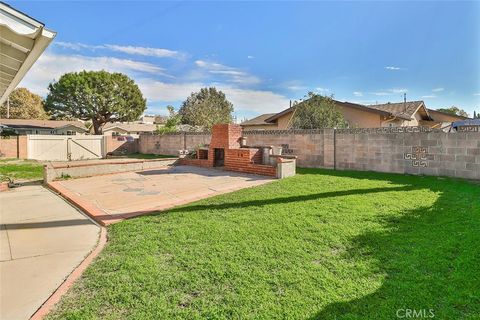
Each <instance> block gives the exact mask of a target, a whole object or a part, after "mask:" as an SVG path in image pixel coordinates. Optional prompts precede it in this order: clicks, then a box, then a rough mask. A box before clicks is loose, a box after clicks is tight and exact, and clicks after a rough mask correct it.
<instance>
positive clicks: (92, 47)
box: [54, 41, 184, 58]
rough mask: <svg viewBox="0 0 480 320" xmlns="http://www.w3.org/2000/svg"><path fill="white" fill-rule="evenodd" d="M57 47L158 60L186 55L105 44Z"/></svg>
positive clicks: (68, 44) (56, 43) (62, 45)
mask: <svg viewBox="0 0 480 320" xmlns="http://www.w3.org/2000/svg"><path fill="white" fill-rule="evenodd" d="M54 44H55V45H57V46H59V47H62V48H66V49H71V50H75V51H80V50H83V49H85V50H91V51H95V50H110V51H116V52H123V53H127V54H130V55H140V56H149V57H157V58H182V57H183V56H184V55H183V54H182V53H180V52H178V51H173V50H168V49H162V48H150V47H134V46H120V45H116V44H103V45H90V44H85V43H79V42H75V43H74V42H62V41H56V42H54Z"/></svg>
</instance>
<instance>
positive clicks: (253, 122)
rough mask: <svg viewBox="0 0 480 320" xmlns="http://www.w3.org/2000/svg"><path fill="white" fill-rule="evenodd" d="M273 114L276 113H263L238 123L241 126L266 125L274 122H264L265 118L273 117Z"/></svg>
mask: <svg viewBox="0 0 480 320" xmlns="http://www.w3.org/2000/svg"><path fill="white" fill-rule="evenodd" d="M274 115H276V113H264V114H262V115H259V116H258V117H255V118H253V119H250V120H247V121H244V122H242V123H241V124H240V125H242V126H260V125H267V126H268V125H273V124H274V123H271V122H265V119H268V118H270V117H273V116H274Z"/></svg>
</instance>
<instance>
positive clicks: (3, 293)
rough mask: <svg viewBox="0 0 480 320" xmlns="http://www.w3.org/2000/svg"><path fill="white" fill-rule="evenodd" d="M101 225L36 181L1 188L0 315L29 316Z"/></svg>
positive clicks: (6, 318) (91, 242) (74, 263)
mask: <svg viewBox="0 0 480 320" xmlns="http://www.w3.org/2000/svg"><path fill="white" fill-rule="evenodd" d="M99 233H100V228H99V227H98V226H97V225H95V224H93V223H92V222H91V221H90V220H89V219H88V218H86V217H85V216H84V215H83V214H82V213H80V212H79V211H77V210H76V209H74V208H73V207H72V206H70V205H69V204H67V203H66V202H65V201H64V200H63V199H61V198H60V197H58V196H57V195H55V194H53V193H52V192H50V191H49V190H47V189H45V188H43V187H42V186H40V185H32V186H24V187H20V188H18V189H13V190H10V191H7V192H0V244H1V246H0V283H1V286H0V319H2V320H10V319H12V320H16V319H28V318H30V316H32V314H33V313H34V312H35V311H36V310H37V309H38V308H39V307H40V306H41V305H42V304H43V303H44V301H45V300H46V299H47V298H48V297H49V296H50V295H51V294H52V293H53V292H54V291H55V290H56V289H57V288H58V286H59V285H60V284H62V282H63V281H64V280H65V278H66V277H67V276H68V275H69V274H70V273H71V272H72V271H73V269H75V267H77V266H78V265H79V264H80V263H81V262H82V261H83V259H84V258H85V257H86V256H87V255H88V253H89V252H90V251H91V250H92V249H93V248H94V247H95V245H96V243H97V241H98V237H99Z"/></svg>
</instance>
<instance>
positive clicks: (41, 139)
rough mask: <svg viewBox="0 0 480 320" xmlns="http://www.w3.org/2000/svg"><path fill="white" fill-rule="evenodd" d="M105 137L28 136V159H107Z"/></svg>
mask: <svg viewBox="0 0 480 320" xmlns="http://www.w3.org/2000/svg"><path fill="white" fill-rule="evenodd" d="M103 139H104V137H103V136H60V135H28V139H27V157H28V159H35V160H50V161H54V160H55V161H70V160H83V159H101V158H104V157H105V154H106V152H105V143H104V140H103Z"/></svg>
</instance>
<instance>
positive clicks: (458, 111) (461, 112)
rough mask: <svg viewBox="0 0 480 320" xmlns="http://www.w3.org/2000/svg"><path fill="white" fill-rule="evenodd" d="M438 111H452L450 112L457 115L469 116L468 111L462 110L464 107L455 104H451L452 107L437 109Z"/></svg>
mask: <svg viewBox="0 0 480 320" xmlns="http://www.w3.org/2000/svg"><path fill="white" fill-rule="evenodd" d="M437 111H440V112H445V113H450V114H453V115H455V116H462V117H467V118H468V113H467V112H466V111H465V110H462V109H460V108H458V107H455V106H451V107H450V108H440V109H437Z"/></svg>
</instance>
